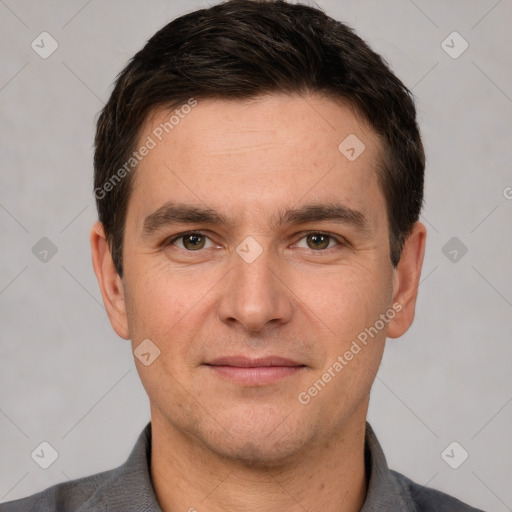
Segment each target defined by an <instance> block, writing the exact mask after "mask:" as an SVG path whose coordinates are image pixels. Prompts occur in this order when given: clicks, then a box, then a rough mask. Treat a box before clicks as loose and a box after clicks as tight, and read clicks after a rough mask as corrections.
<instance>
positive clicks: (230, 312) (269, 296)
mask: <svg viewBox="0 0 512 512" xmlns="http://www.w3.org/2000/svg"><path fill="white" fill-rule="evenodd" d="M248 261H250V260H245V259H244V258H243V257H241V256H240V255H239V254H238V253H233V262H232V265H233V267H232V270H231V272H229V273H228V274H227V276H226V280H225V281H224V282H223V287H222V290H221V294H222V295H221V299H220V303H219V307H218V314H219V317H220V319H221V320H222V321H223V322H225V323H227V324H231V325H232V326H233V325H234V324H239V325H242V326H243V327H244V328H245V329H246V330H248V331H253V332H260V331H262V330H264V329H265V328H268V326H269V325H270V324H273V325H275V326H277V325H280V324H285V323H287V322H289V321H290V319H291V318H292V315H293V312H294V302H293V300H292V298H293V293H292V291H291V289H290V288H289V285H287V283H286V280H287V279H286V274H285V272H284V262H280V261H278V256H277V255H276V254H271V253H270V250H269V249H268V248H263V251H262V253H261V254H260V255H259V256H258V257H257V258H256V259H255V260H254V261H252V262H248Z"/></svg>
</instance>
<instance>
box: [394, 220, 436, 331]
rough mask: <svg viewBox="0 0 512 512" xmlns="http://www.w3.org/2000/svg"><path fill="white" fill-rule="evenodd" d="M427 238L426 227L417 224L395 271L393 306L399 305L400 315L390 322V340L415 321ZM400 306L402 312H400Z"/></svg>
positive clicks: (419, 223)
mask: <svg viewBox="0 0 512 512" xmlns="http://www.w3.org/2000/svg"><path fill="white" fill-rule="evenodd" d="M426 238H427V230H426V228H425V226H424V225H423V224H422V223H421V222H416V224H415V225H414V227H413V230H412V232H411V234H410V235H409V237H408V238H407V240H406V241H405V244H404V247H403V249H402V255H401V257H400V261H399V262H398V265H397V268H396V269H394V272H395V275H394V282H393V304H396V305H397V306H396V309H395V308H394V309H395V310H396V311H398V313H397V314H396V315H395V317H394V318H393V319H392V320H391V321H390V322H389V325H388V332H387V336H388V338H398V337H400V336H402V334H404V333H405V332H406V331H407V330H408V329H409V327H410V326H411V324H412V322H413V320H414V312H415V309H416V298H417V296H418V286H419V283H420V276H421V268H422V266H423V257H424V255H425V242H426ZM399 305H400V306H401V309H400V310H398V308H399Z"/></svg>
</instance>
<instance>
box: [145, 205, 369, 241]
mask: <svg viewBox="0 0 512 512" xmlns="http://www.w3.org/2000/svg"><path fill="white" fill-rule="evenodd" d="M325 220H330V221H335V222H338V223H342V224H347V225H350V226H353V227H355V228H357V229H358V230H360V231H363V232H367V231H368V230H369V225H368V221H367V219H366V217H365V216H364V214H363V213H362V212H360V211H358V210H354V209H352V208H349V207H347V206H345V205H343V204H339V203H333V202H328V203H314V204H307V205H304V206H301V207H299V208H290V209H288V210H281V211H278V212H277V214H274V215H273V216H272V217H271V218H270V225H271V227H272V228H275V227H277V226H281V225H286V224H305V223H308V222H319V221H325ZM179 224H207V225H223V226H225V227H226V228H228V229H230V230H232V229H234V227H235V225H236V224H239V221H238V222H237V223H235V222H233V221H231V220H229V219H228V218H227V217H226V216H225V215H224V214H222V213H220V212H217V211H216V210H213V209H212V208H207V207H198V206H192V205H188V204H183V203H174V202H171V201H169V202H167V203H165V204H163V205H162V206H161V207H160V208H158V209H157V210H156V211H154V212H153V213H151V214H150V215H148V216H147V217H146V218H145V219H144V224H143V228H142V235H143V236H150V235H152V234H153V233H155V232H156V231H158V230H159V229H161V228H164V227H167V226H173V225H179Z"/></svg>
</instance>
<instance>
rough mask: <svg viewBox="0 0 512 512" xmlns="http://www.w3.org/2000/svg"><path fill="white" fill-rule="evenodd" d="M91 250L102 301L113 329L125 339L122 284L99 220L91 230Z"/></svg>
mask: <svg viewBox="0 0 512 512" xmlns="http://www.w3.org/2000/svg"><path fill="white" fill-rule="evenodd" d="M91 252H92V264H93V267H94V273H95V274H96V278H97V279H98V283H99V285H100V290H101V295H102V297H103V303H104V304H105V308H106V310H107V315H108V318H109V320H110V323H111V325H112V328H113V329H114V331H115V332H116V333H117V334H118V335H119V336H120V337H121V338H124V339H125V340H127V339H129V338H130V335H129V328H128V320H127V318H128V317H127V314H126V302H125V296H124V285H123V281H122V280H121V277H119V274H118V273H117V270H116V267H115V265H114V261H113V260H112V256H111V254H110V249H109V247H108V244H107V240H106V236H105V230H104V228H103V224H102V223H101V222H96V224H94V226H93V227H92V230H91Z"/></svg>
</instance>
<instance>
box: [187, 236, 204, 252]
mask: <svg viewBox="0 0 512 512" xmlns="http://www.w3.org/2000/svg"><path fill="white" fill-rule="evenodd" d="M183 246H184V247H185V249H189V250H192V251H194V250H197V249H202V248H203V247H204V236H203V235H198V234H192V235H185V236H184V237H183Z"/></svg>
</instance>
